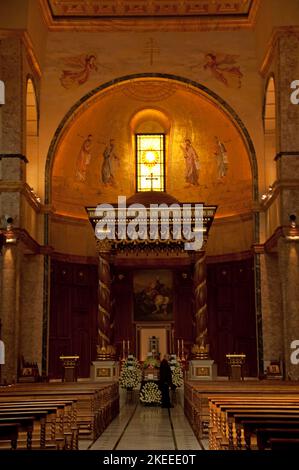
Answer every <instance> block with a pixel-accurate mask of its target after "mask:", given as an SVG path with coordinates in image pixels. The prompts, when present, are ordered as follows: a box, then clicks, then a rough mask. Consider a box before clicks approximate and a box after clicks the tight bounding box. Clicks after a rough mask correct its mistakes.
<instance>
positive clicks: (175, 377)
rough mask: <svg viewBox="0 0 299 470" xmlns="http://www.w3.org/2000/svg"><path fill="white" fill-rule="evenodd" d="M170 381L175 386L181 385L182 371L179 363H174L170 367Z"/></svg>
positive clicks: (182, 380) (182, 379) (182, 381)
mask: <svg viewBox="0 0 299 470" xmlns="http://www.w3.org/2000/svg"><path fill="white" fill-rule="evenodd" d="M171 369H172V370H171V375H172V383H173V385H174V386H175V387H177V388H178V387H181V386H182V385H183V383H184V377H183V371H182V368H181V366H180V364H178V363H177V364H176V365H175V366H174V367H172V368H171Z"/></svg>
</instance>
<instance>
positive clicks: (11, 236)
mask: <svg viewBox="0 0 299 470" xmlns="http://www.w3.org/2000/svg"><path fill="white" fill-rule="evenodd" d="M6 223H7V229H6V232H5V238H6V240H5V242H6V243H7V244H8V243H9V244H14V243H17V239H16V236H15V233H14V231H13V224H12V223H13V218H12V217H6Z"/></svg>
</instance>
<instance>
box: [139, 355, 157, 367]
mask: <svg viewBox="0 0 299 470" xmlns="http://www.w3.org/2000/svg"><path fill="white" fill-rule="evenodd" d="M159 367H160V365H159V362H158V361H157V359H154V358H153V357H151V356H150V357H148V358H147V359H145V361H144V363H143V368H144V369H159Z"/></svg>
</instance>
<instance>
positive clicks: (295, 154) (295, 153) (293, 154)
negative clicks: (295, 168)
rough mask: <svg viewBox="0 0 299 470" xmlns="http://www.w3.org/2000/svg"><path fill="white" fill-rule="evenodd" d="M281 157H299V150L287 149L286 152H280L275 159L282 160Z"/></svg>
mask: <svg viewBox="0 0 299 470" xmlns="http://www.w3.org/2000/svg"><path fill="white" fill-rule="evenodd" d="M281 157H299V150H291V151H286V152H278V153H277V154H276V155H275V157H274V160H276V161H277V160H280V159H281Z"/></svg>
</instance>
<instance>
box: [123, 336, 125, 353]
mask: <svg viewBox="0 0 299 470" xmlns="http://www.w3.org/2000/svg"><path fill="white" fill-rule="evenodd" d="M124 357H125V340H124V339H123V358H124Z"/></svg>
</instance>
